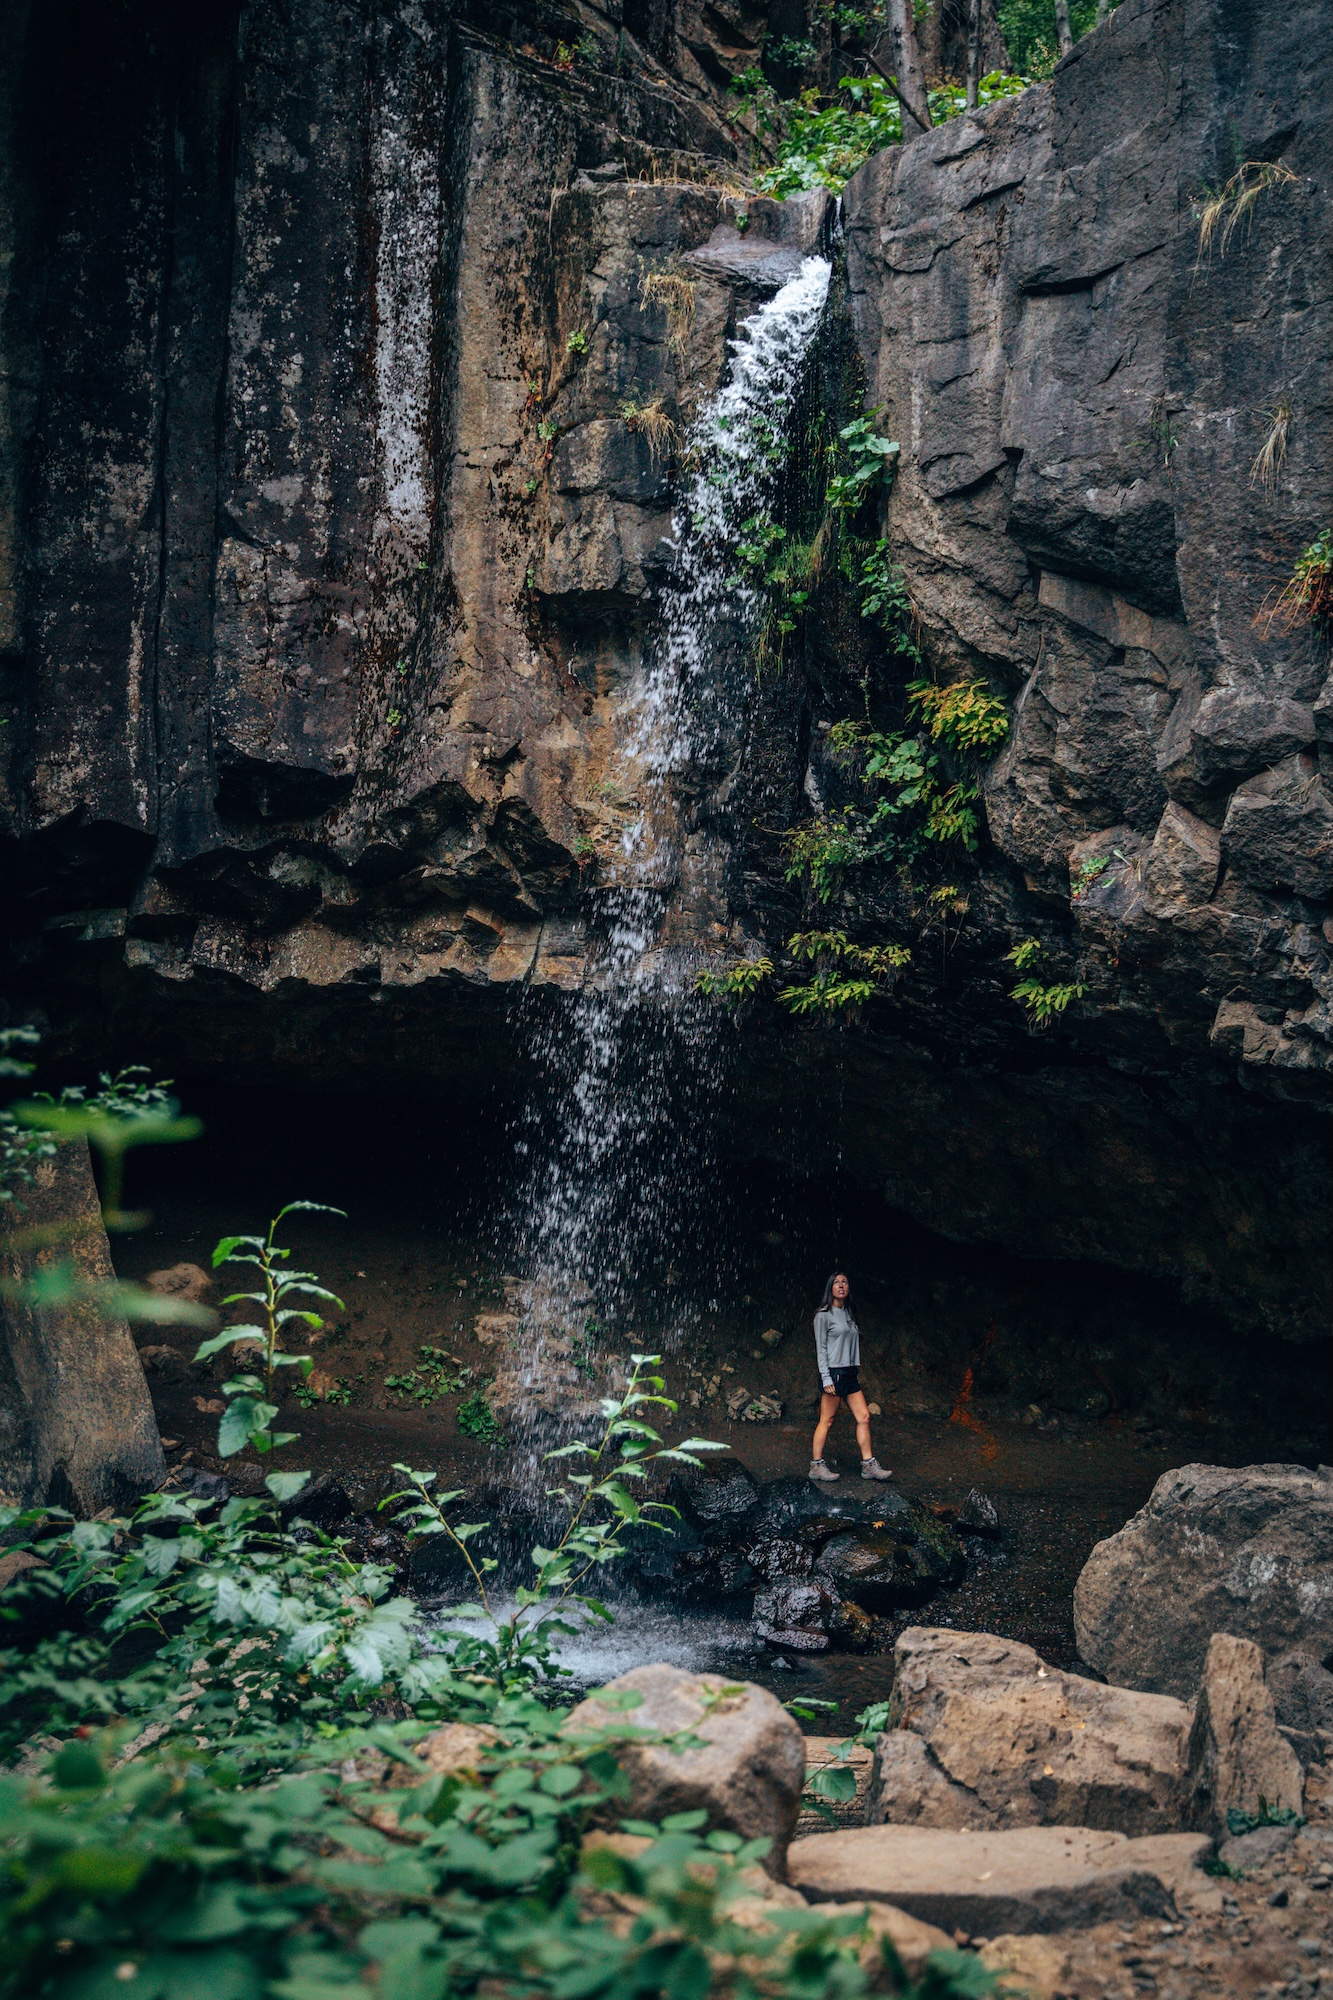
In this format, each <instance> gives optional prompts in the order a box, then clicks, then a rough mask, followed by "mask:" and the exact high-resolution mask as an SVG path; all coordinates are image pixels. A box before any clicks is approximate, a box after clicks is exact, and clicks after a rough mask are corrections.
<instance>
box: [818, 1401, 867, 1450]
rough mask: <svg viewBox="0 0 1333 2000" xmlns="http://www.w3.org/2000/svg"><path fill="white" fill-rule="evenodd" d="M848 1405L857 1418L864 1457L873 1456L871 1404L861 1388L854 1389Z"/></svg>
mask: <svg viewBox="0 0 1333 2000" xmlns="http://www.w3.org/2000/svg"><path fill="white" fill-rule="evenodd" d="M824 1400H825V1401H826V1402H827V1400H828V1398H827V1397H825V1399H824ZM847 1407H848V1409H849V1410H850V1411H851V1413H852V1415H853V1417H854V1418H855V1419H856V1442H857V1443H858V1444H859V1445H860V1447H861V1456H862V1458H873V1457H874V1451H873V1449H872V1447H871V1443H870V1405H869V1404H868V1403H867V1401H866V1399H865V1397H864V1396H863V1395H862V1393H861V1391H860V1390H859V1389H853V1391H852V1393H851V1395H850V1396H849V1397H848V1398H847ZM821 1421H822V1417H821ZM824 1428H825V1430H827V1429H828V1426H827V1424H825V1426H824ZM815 1456H816V1457H818V1456H819V1454H818V1452H816V1454H815Z"/></svg>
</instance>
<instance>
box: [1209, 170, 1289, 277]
mask: <svg viewBox="0 0 1333 2000" xmlns="http://www.w3.org/2000/svg"><path fill="white" fill-rule="evenodd" d="M1299 178H1300V176H1299V175H1298V174H1294V173H1293V172H1292V170H1291V168H1290V167H1284V166H1283V164H1282V162H1281V161H1280V160H1246V161H1245V163H1244V165H1243V166H1239V167H1237V169H1236V171H1235V173H1234V174H1233V175H1232V176H1231V179H1230V180H1229V181H1227V182H1226V183H1225V184H1224V185H1223V186H1222V187H1220V188H1207V189H1205V190H1204V196H1203V200H1202V203H1201V205H1200V208H1199V256H1198V261H1197V262H1196V264H1195V269H1196V270H1197V269H1198V266H1199V264H1201V263H1202V262H1203V260H1204V258H1205V257H1209V256H1211V254H1212V249H1213V245H1214V243H1216V245H1217V250H1218V254H1219V255H1220V256H1222V257H1225V256H1226V254H1227V250H1228V248H1229V247H1230V244H1231V239H1232V237H1233V236H1234V235H1235V233H1236V231H1237V229H1238V228H1239V227H1240V224H1241V223H1242V222H1243V223H1245V225H1246V233H1247V235H1248V233H1249V225H1250V223H1251V222H1252V220H1253V216H1254V208H1255V204H1256V202H1257V201H1258V200H1259V197H1260V195H1262V194H1265V193H1266V192H1267V191H1268V189H1269V188H1274V187H1284V186H1286V185H1287V183H1288V182H1290V181H1295V180H1299Z"/></svg>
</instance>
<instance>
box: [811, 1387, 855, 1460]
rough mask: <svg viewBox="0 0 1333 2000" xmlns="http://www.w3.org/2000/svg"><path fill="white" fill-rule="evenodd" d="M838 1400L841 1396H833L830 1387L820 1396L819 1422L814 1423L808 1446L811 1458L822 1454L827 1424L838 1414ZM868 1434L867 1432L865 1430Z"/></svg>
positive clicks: (827, 1430) (827, 1431)
mask: <svg viewBox="0 0 1333 2000" xmlns="http://www.w3.org/2000/svg"><path fill="white" fill-rule="evenodd" d="M863 1400H864V1399H863ZM840 1401H841V1398H840V1397H838V1396H835V1395H834V1393H833V1391H832V1389H825V1391H824V1393H823V1395H822V1396H821V1397H820V1399H819V1422H818V1423H817V1424H816V1425H815V1441H814V1443H813V1444H812V1445H811V1447H810V1456H811V1458H822V1457H823V1456H824V1446H825V1445H826V1444H827V1443H828V1433H829V1425H830V1424H831V1423H832V1422H833V1419H834V1418H835V1417H836V1416H837V1414H838V1404H839V1402H840ZM868 1435H869V1433H868V1432H867V1436H868Z"/></svg>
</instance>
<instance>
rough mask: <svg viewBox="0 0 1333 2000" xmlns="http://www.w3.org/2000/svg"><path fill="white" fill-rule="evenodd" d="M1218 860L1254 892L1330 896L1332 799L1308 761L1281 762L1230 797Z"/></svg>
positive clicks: (1332, 884) (1302, 758)
mask: <svg viewBox="0 0 1333 2000" xmlns="http://www.w3.org/2000/svg"><path fill="white" fill-rule="evenodd" d="M1311 733H1312V734H1313V730H1312V732H1311ZM1222 859H1223V860H1224V861H1225V862H1226V864H1227V866H1228V867H1229V868H1234V870H1235V871H1236V874H1237V875H1238V876H1239V877H1240V879H1241V881H1242V882H1247V883H1249V885H1250V886H1251V888H1254V889H1266V890H1273V889H1294V890H1295V891H1296V894H1297V895H1298V896H1308V897H1310V898H1311V899H1312V900H1313V901H1315V902H1326V901H1327V900H1328V898H1329V896H1331V895H1333V794H1330V792H1329V790H1328V788H1327V786H1326V785H1325V784H1324V781H1323V779H1322V778H1321V777H1320V776H1319V773H1318V771H1317V769H1316V766H1315V761H1314V759H1313V757H1310V756H1294V757H1286V758H1284V759H1283V760H1282V762H1281V763H1280V764H1275V765H1274V767H1273V769H1272V770H1271V771H1262V772H1261V773H1260V774H1259V776H1258V777H1257V778H1250V779H1248V780H1247V781H1246V782H1245V784H1243V785H1241V786H1239V787H1238V789H1237V790H1236V791H1234V792H1233V793H1232V795H1231V803H1230V804H1229V805H1228V807H1227V816H1226V819H1225V821H1224V822H1223V825H1222Z"/></svg>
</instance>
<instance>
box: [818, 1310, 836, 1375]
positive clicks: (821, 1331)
mask: <svg viewBox="0 0 1333 2000" xmlns="http://www.w3.org/2000/svg"><path fill="white" fill-rule="evenodd" d="M815 1359H816V1361H817V1362H818V1363H819V1379H820V1381H821V1382H822V1383H823V1384H824V1387H825V1388H826V1389H831V1388H832V1387H833V1377H832V1376H831V1375H830V1374H829V1366H828V1314H827V1313H825V1312H817V1313H816V1314H815Z"/></svg>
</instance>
